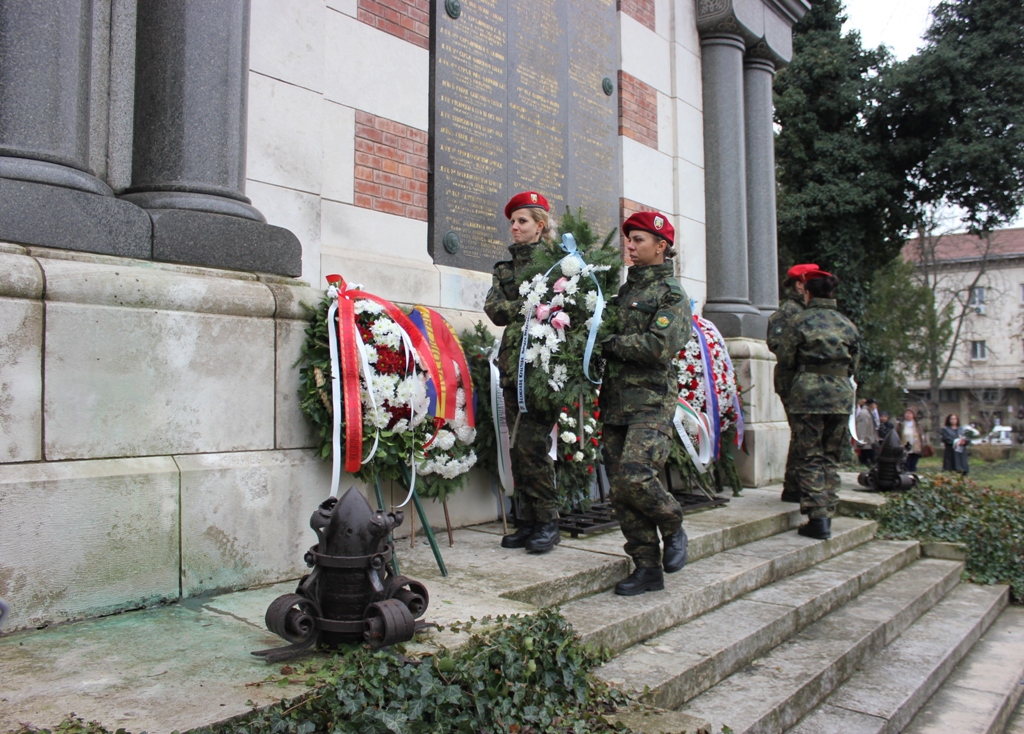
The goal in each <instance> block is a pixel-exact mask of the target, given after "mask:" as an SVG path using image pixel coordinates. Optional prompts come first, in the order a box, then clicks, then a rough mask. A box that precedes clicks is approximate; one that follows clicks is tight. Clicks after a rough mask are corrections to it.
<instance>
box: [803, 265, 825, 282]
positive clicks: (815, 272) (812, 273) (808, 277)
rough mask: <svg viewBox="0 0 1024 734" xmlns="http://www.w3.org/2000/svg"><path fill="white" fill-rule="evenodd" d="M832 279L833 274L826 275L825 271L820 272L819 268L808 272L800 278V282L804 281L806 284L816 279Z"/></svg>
mask: <svg viewBox="0 0 1024 734" xmlns="http://www.w3.org/2000/svg"><path fill="white" fill-rule="evenodd" d="M831 277H832V273H826V272H825V271H824V270H818V268H815V269H814V270H808V271H806V272H805V273H804V274H803V275H801V276H800V280H802V281H803V282H804V283H806V282H807V281H809V280H814V279H815V278H831Z"/></svg>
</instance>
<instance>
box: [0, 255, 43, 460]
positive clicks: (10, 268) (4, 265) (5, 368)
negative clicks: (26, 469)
mask: <svg viewBox="0 0 1024 734" xmlns="http://www.w3.org/2000/svg"><path fill="white" fill-rule="evenodd" d="M42 290H43V274H42V272H40V270H39V266H38V265H37V264H36V262H35V261H34V260H32V259H31V258H28V257H24V256H22V255H17V254H13V253H0V463H2V462H9V461H38V460H39V459H40V458H42V453H41V452H42V404H43V376H42V375H43V373H42V351H43V305H42V304H41V303H40V302H39V300H38V299H39V297H40V295H41V294H42Z"/></svg>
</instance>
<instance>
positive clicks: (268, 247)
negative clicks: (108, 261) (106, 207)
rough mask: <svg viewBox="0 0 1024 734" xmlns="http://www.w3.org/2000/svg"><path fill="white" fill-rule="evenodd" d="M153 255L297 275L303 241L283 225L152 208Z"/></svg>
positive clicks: (179, 260)
mask: <svg viewBox="0 0 1024 734" xmlns="http://www.w3.org/2000/svg"><path fill="white" fill-rule="evenodd" d="M148 213H149V215H150V216H151V217H152V219H153V259H154V260H161V261H164V262H173V263H182V264H187V265H203V266H206V267H211V268H225V269H227V270H245V271H253V272H257V273H274V274H277V275H289V276H299V275H301V274H302V245H301V244H299V240H298V238H297V237H296V236H295V235H294V234H292V233H291V232H289V231H288V230H287V229H284V228H283V227H275V226H273V225H272V224H265V223H263V222H255V221H253V220H251V219H242V218H240V217H234V216H228V215H224V214H211V213H209V212H197V211H189V210H186V209H150V210H148Z"/></svg>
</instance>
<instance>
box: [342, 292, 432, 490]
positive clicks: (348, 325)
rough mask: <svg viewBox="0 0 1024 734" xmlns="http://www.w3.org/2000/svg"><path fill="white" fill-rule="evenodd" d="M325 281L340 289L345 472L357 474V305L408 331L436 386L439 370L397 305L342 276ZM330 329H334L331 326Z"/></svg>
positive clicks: (359, 415) (360, 423)
mask: <svg viewBox="0 0 1024 734" xmlns="http://www.w3.org/2000/svg"><path fill="white" fill-rule="evenodd" d="M326 278H327V282H328V283H329V284H331V285H333V286H334V287H335V288H337V289H338V327H337V329H338V362H339V363H340V364H339V372H340V378H341V388H342V395H343V396H344V402H345V471H346V472H348V473H350V474H354V473H355V472H357V471H359V467H360V466H362V463H363V462H362V453H363V403H362V400H360V397H359V361H360V357H359V346H358V344H357V342H356V340H357V339H359V335H358V332H357V327H356V311H355V302H356V301H362V300H366V301H373V302H374V303H376V304H378V305H380V306H381V307H383V309H384V313H386V314H387V315H388V317H390V318H391V320H392V321H394V322H395V323H396V324H397V325H398V327H399V328H400V329H402V330H403V331H404V332H405V334H406V336H407V337H408V339H409V342H410V343H411V344H412V346H413V349H414V350H415V352H416V354H417V355H418V356H419V358H420V362H421V363H422V364H423V366H424V368H425V369H426V371H427V375H428V376H429V377H430V379H431V380H432V381H433V382H434V384H435V385H437V384H440V383H439V379H438V374H439V370H438V365H437V362H436V361H435V359H434V355H433V352H432V351H431V347H430V343H429V342H428V341H427V339H426V338H425V337H424V336H423V334H421V333H420V331H419V329H417V328H416V325H415V324H413V323H412V321H410V319H409V317H408V316H406V315H405V313H404V312H403V311H402V310H401V309H400V308H398V306H396V305H395V304H393V303H391V301H388V300H385V299H383V298H381V297H380V296H375V295H373V294H372V293H367V292H366V291H363V290H359V289H358V288H349V287H348V284H347V283H346V282H345V279H344V278H342V277H341V276H340V275H328V276H326ZM328 328H332V327H331V325H330V324H328ZM410 356H411V355H410ZM367 389H368V390H369V389H372V386H371V385H367ZM335 420H337V419H335Z"/></svg>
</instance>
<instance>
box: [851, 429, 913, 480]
mask: <svg viewBox="0 0 1024 734" xmlns="http://www.w3.org/2000/svg"><path fill="white" fill-rule="evenodd" d="M906 468H907V452H906V450H905V449H904V448H903V445H902V444H901V443H900V439H899V436H897V435H896V431H889V435H887V436H886V437H885V440H884V441H882V447H881V448H880V449H879V451H878V459H877V460H876V461H875V465H874V466H873V467H871V469H870V471H862V472H861V473H860V474H858V475H857V483H858V484H860V485H861V486H862V487H867V488H868V489H870V490H873V491H875V492H892V491H894V490H896V491H906V490H908V489H910V488H912V487H913V486H914V485H916V484H917V475H916V474H911V473H909V472H907V470H906Z"/></svg>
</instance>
